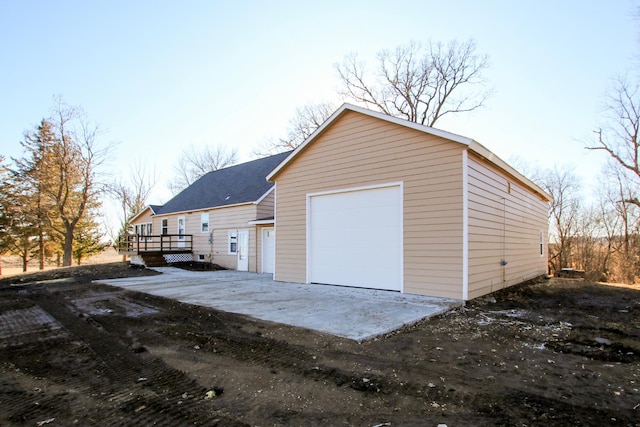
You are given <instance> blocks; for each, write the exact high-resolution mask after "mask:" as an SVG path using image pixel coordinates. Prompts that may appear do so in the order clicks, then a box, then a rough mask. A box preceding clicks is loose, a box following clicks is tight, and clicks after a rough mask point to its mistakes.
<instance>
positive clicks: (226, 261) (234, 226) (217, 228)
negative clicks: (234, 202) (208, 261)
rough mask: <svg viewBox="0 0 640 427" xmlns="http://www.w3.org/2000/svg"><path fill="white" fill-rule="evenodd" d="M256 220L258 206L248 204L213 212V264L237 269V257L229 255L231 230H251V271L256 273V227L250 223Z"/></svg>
mask: <svg viewBox="0 0 640 427" xmlns="http://www.w3.org/2000/svg"><path fill="white" fill-rule="evenodd" d="M255 219H256V205H254V204H248V205H241V206H233V207H229V208H221V209H215V210H213V211H212V221H211V225H210V227H211V231H212V232H213V248H212V249H213V251H212V253H213V262H214V263H216V264H220V265H221V266H223V267H226V268H230V269H234V270H235V269H236V268H237V267H238V260H237V255H230V254H229V236H228V233H229V231H230V230H249V271H256V227H255V225H249V224H248V223H249V221H253V220H255Z"/></svg>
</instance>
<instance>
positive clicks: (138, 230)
mask: <svg viewBox="0 0 640 427" xmlns="http://www.w3.org/2000/svg"><path fill="white" fill-rule="evenodd" d="M135 234H136V235H137V236H139V237H140V241H145V240H151V235H152V234H153V225H152V224H151V223H150V222H147V223H144V224H140V225H136V226H135Z"/></svg>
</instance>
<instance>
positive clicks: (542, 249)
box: [540, 231, 544, 256]
mask: <svg viewBox="0 0 640 427" xmlns="http://www.w3.org/2000/svg"><path fill="white" fill-rule="evenodd" d="M540 256H544V233H543V232H542V231H541V232H540Z"/></svg>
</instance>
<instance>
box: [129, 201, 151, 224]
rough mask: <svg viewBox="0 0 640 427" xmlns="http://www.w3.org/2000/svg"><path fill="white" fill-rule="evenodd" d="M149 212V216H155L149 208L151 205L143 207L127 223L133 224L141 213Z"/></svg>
mask: <svg viewBox="0 0 640 427" xmlns="http://www.w3.org/2000/svg"><path fill="white" fill-rule="evenodd" d="M147 209H148V210H150V211H151V216H154V215H155V214H156V211H154V210H153V208H152V207H151V205H147V206H145V207H144V209H142V210H141V211H140V212H138V213H137V214H135V215H134V216H133V217H132V218H131V219H130V220H129V223H130V224H133V223H134V222H135V221H136V219H138V217H140V216H142V214H143V213H145V212H146V211H147Z"/></svg>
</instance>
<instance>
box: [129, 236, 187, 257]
mask: <svg viewBox="0 0 640 427" xmlns="http://www.w3.org/2000/svg"><path fill="white" fill-rule="evenodd" d="M192 251H193V235H192V234H159V235H154V236H140V235H135V234H126V235H124V236H120V238H119V239H118V253H119V254H122V255H139V254H143V253H148V252H156V253H158V252H159V253H162V254H179V253H191V252H192Z"/></svg>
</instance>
